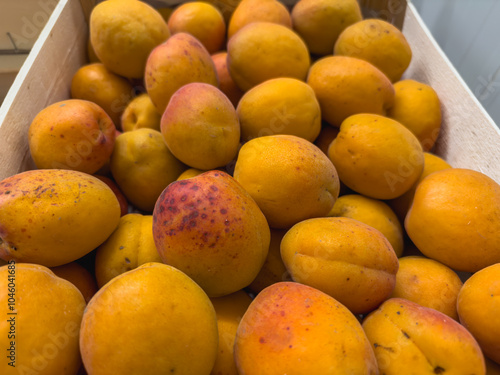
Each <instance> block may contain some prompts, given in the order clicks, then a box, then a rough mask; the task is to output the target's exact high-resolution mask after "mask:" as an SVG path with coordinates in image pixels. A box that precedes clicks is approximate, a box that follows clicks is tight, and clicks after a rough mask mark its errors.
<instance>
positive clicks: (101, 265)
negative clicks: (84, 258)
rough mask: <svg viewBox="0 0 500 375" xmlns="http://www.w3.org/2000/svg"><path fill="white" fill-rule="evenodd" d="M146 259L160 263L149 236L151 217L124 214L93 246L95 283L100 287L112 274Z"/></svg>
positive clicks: (122, 271)
mask: <svg viewBox="0 0 500 375" xmlns="http://www.w3.org/2000/svg"><path fill="white" fill-rule="evenodd" d="M150 262H158V263H161V258H160V256H159V255H158V252H157V251H156V246H155V243H154V240H153V217H152V216H151V215H141V214H128V215H125V216H123V217H121V218H120V222H119V223H118V227H117V228H116V230H115V231H114V232H113V234H112V235H111V236H109V238H108V239H107V240H106V241H105V242H104V243H103V244H102V245H101V246H99V247H98V248H97V252H96V258H95V276H96V278H97V284H98V285H99V287H102V286H103V285H104V284H106V283H107V282H108V281H110V280H111V279H113V278H114V277H116V276H118V275H121V274H122V273H125V272H127V271H130V270H133V269H134V268H137V267H139V266H140V265H142V264H144V263H150Z"/></svg>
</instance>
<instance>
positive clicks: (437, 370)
mask: <svg viewBox="0 0 500 375" xmlns="http://www.w3.org/2000/svg"><path fill="white" fill-rule="evenodd" d="M444 371H445V370H444V368H442V367H441V366H436V367H435V368H434V374H442V373H443V372H444Z"/></svg>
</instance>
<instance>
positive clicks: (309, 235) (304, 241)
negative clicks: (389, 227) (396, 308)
mask: <svg viewBox="0 0 500 375" xmlns="http://www.w3.org/2000/svg"><path fill="white" fill-rule="evenodd" d="M281 257H282V258H283V262H284V263H285V266H286V268H287V270H288V272H289V273H290V275H291V276H292V279H293V280H294V281H296V282H300V283H303V284H306V285H309V286H312V287H314V288H317V289H319V290H321V291H322V292H324V293H326V294H328V295H330V296H332V297H333V298H335V299H336V300H337V301H339V302H340V303H342V304H343V305H344V306H346V307H347V308H348V309H349V310H351V311H352V312H353V313H354V314H362V313H368V312H370V311H372V310H373V309H375V308H376V307H377V306H378V305H380V304H381V303H382V302H383V301H385V300H386V299H387V298H389V296H390V295H391V293H392V291H393V289H394V285H395V283H396V272H397V270H398V259H397V257H396V254H395V253H394V250H393V249H392V247H391V245H390V243H389V241H388V240H387V239H386V238H385V237H384V235H383V234H382V233H380V232H379V231H378V230H376V229H375V228H373V227H370V226H369V225H367V224H364V223H362V222H360V221H357V220H354V219H351V218H345V217H326V218H314V219H309V220H304V221H301V222H299V223H297V224H295V225H294V226H293V227H292V228H290V229H289V230H288V232H287V233H286V234H285V236H284V237H283V240H282V241H281Z"/></svg>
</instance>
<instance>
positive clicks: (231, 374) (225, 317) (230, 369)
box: [210, 290, 252, 375]
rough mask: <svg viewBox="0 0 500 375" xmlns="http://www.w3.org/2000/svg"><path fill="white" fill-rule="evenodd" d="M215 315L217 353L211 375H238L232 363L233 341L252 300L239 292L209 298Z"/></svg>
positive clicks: (242, 292) (234, 363)
mask: <svg viewBox="0 0 500 375" xmlns="http://www.w3.org/2000/svg"><path fill="white" fill-rule="evenodd" d="M210 300H211V301H212V304H213V305H214V309H215V314H216V315H217V328H218V330H219V351H218V354H217V358H216V360H215V365H214V367H213V368H212V372H211V375H239V374H238V369H237V368H236V362H235V361H234V340H235V338H236V330H237V329H238V325H239V324H240V321H241V318H242V317H243V314H245V312H246V310H247V308H248V306H249V305H250V302H252V299H251V298H250V296H249V295H248V294H246V293H245V292H244V291H242V290H240V291H237V292H235V293H232V294H229V295H227V296H224V297H217V298H211V299H210Z"/></svg>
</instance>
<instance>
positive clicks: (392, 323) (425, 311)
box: [363, 298, 485, 375]
mask: <svg viewBox="0 0 500 375" xmlns="http://www.w3.org/2000/svg"><path fill="white" fill-rule="evenodd" d="M363 329H364V331H365V332H366V336H367V337H368V340H370V343H371V344H372V345H373V348H374V351H375V356H376V357H377V362H378V367H379V369H380V372H381V373H383V374H386V375H396V374H398V375H399V374H415V375H416V374H418V375H424V374H429V375H435V374H456V375H459V374H464V375H465V374H477V375H484V374H485V364H484V357H483V354H482V353H481V349H480V348H479V345H478V344H477V342H476V340H474V337H472V335H471V334H470V333H469V331H467V330H466V329H465V328H464V327H463V326H461V325H460V324H459V323H457V322H456V321H455V320H453V319H452V318H450V317H449V316H447V315H445V314H443V313H441V312H439V311H436V310H434V309H430V308H428V307H422V306H420V305H418V304H416V303H414V302H411V301H408V300H405V299H402V298H391V299H389V300H387V301H385V302H384V303H383V304H382V305H381V306H380V307H379V308H378V309H377V310H375V311H374V312H372V313H371V314H370V315H368V316H367V317H366V318H365V320H364V321H363Z"/></svg>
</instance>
